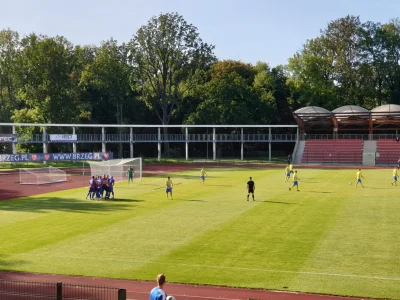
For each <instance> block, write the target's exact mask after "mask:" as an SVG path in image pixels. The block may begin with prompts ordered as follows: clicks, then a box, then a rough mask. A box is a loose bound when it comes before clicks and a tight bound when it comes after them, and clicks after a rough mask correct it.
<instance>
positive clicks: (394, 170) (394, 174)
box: [392, 167, 399, 185]
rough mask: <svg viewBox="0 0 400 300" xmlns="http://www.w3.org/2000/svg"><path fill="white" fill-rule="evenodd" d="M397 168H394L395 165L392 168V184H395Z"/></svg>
mask: <svg viewBox="0 0 400 300" xmlns="http://www.w3.org/2000/svg"><path fill="white" fill-rule="evenodd" d="M397 169H398V168H396V167H394V169H393V182H392V185H393V184H394V185H397V177H398V176H399V175H398V174H397Z"/></svg>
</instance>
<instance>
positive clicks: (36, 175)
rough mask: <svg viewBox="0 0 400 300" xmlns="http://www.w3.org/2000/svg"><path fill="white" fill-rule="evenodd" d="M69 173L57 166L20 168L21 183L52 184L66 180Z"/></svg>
mask: <svg viewBox="0 0 400 300" xmlns="http://www.w3.org/2000/svg"><path fill="white" fill-rule="evenodd" d="M66 181H67V173H66V172H65V171H63V170H60V169H58V168H55V167H51V166H50V167H44V168H32V169H19V183H20V184H34V185H40V184H51V183H57V182H66Z"/></svg>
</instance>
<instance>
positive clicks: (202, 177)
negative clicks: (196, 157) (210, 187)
mask: <svg viewBox="0 0 400 300" xmlns="http://www.w3.org/2000/svg"><path fill="white" fill-rule="evenodd" d="M206 175H207V173H206V170H204V167H202V168H201V170H200V176H201V182H202V183H203V185H204V184H205V180H206Z"/></svg>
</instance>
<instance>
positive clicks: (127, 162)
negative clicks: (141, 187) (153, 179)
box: [88, 157, 142, 181]
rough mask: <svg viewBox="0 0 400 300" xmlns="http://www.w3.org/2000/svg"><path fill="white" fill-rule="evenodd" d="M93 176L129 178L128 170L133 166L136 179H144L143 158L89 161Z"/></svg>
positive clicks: (115, 178)
mask: <svg viewBox="0 0 400 300" xmlns="http://www.w3.org/2000/svg"><path fill="white" fill-rule="evenodd" d="M88 163H89V165H90V172H91V176H103V175H108V176H113V177H114V180H115V181H124V180H127V179H128V170H129V169H130V168H133V172H134V179H139V180H140V181H142V158H141V157H137V158H125V159H110V160H106V161H89V162H88Z"/></svg>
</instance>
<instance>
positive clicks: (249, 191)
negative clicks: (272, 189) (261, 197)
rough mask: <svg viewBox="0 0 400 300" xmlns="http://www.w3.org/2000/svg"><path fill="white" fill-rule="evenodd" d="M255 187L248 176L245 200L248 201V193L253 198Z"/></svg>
mask: <svg viewBox="0 0 400 300" xmlns="http://www.w3.org/2000/svg"><path fill="white" fill-rule="evenodd" d="M255 189H256V185H255V184H254V181H253V179H252V178H251V177H250V180H249V181H247V201H249V197H250V194H251V195H252V196H253V201H255V200H254V190H255Z"/></svg>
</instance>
